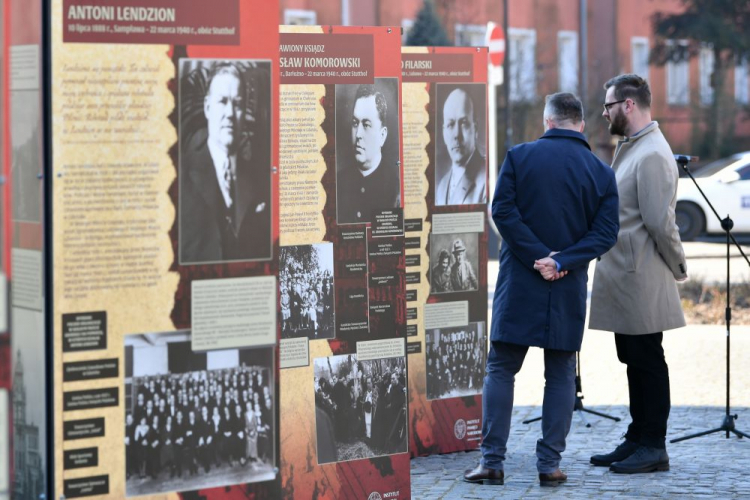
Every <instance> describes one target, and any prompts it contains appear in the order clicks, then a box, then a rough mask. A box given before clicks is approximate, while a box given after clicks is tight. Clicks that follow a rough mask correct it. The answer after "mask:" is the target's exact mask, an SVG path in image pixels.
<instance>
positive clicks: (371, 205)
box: [336, 78, 401, 224]
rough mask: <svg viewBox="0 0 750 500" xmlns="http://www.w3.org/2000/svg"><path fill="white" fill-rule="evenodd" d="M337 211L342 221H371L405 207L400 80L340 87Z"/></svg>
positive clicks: (353, 222)
mask: <svg viewBox="0 0 750 500" xmlns="http://www.w3.org/2000/svg"><path fill="white" fill-rule="evenodd" d="M336 121H337V123H336V133H337V136H336V212H337V222H338V223H339V224H359V223H368V222H372V219H373V212H374V211H376V210H380V209H390V208H397V207H400V206H401V173H400V167H399V149H398V143H399V141H398V80H397V79H394V78H378V79H376V80H375V84H363V85H337V86H336Z"/></svg>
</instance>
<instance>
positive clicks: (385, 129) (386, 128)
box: [380, 126, 388, 148]
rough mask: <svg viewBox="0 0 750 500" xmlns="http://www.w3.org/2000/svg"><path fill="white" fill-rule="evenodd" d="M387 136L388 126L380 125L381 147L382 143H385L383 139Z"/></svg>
mask: <svg viewBox="0 0 750 500" xmlns="http://www.w3.org/2000/svg"><path fill="white" fill-rule="evenodd" d="M387 137H388V127H385V126H384V127H382V128H381V129H380V147H381V148H382V147H383V144H385V140H386V138H387Z"/></svg>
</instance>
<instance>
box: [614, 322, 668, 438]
mask: <svg viewBox="0 0 750 500" xmlns="http://www.w3.org/2000/svg"><path fill="white" fill-rule="evenodd" d="M662 337H663V334H662V332H658V333H651V334H648V335H623V334H620V333H615V345H616V346H617V357H618V359H619V360H620V361H621V362H622V363H624V364H625V365H627V367H628V369H627V373H628V391H629V393H630V416H631V418H632V419H633V422H632V423H631V424H630V426H629V427H628V432H627V433H626V434H625V437H626V438H627V439H629V440H630V441H634V442H636V443H640V444H642V445H644V446H651V447H653V448H664V447H665V440H666V436H667V419H668V418H669V408H670V406H671V403H670V399H669V368H668V367H667V361H666V360H665V359H664V349H663V348H662V345H661V342H662Z"/></svg>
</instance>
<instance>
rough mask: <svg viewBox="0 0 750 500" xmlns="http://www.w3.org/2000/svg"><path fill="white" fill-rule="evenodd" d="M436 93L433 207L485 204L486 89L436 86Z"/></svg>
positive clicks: (472, 86) (475, 86)
mask: <svg viewBox="0 0 750 500" xmlns="http://www.w3.org/2000/svg"><path fill="white" fill-rule="evenodd" d="M437 93H438V128H439V131H438V133H437V134H436V135H437V136H438V141H437V146H436V147H437V150H436V154H435V158H436V162H437V168H436V169H435V176H436V184H437V188H436V189H435V205H436V206H441V205H473V204H479V203H487V158H486V157H485V155H484V154H483V153H482V150H483V149H484V147H485V139H486V133H485V130H486V113H485V102H486V86H485V85H484V84H462V85H438V91H437ZM440 139H442V141H441V140H440Z"/></svg>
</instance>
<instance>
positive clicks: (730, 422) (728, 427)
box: [670, 155, 750, 443]
mask: <svg viewBox="0 0 750 500" xmlns="http://www.w3.org/2000/svg"><path fill="white" fill-rule="evenodd" d="M675 160H676V161H677V163H678V164H679V165H680V167H682V170H684V171H685V173H687V174H688V176H690V178H691V179H692V180H693V183H694V184H695V187H697V188H698V191H700V193H701V196H703V199H704V200H706V203H708V206H709V207H711V211H712V212H713V213H714V215H715V216H716V218H717V219H718V220H719V221H721V228H722V229H723V230H724V232H725V233H726V235H727V294H726V297H727V306H726V309H725V314H724V318H725V320H726V324H727V346H726V349H727V351H726V358H727V373H726V376H727V380H726V385H727V406H726V414H725V415H724V420H723V421H722V422H721V425H720V426H719V427H716V428H715V429H710V430H707V431H703V432H697V433H695V434H689V435H687V436H682V437H679V438H676V439H672V440H670V443H677V442H679V441H684V440H686V439H692V438H696V437H700V436H705V435H707V434H713V433H714V432H726V437H727V439H729V433H730V432H732V433H734V434H736V435H737V436H738V437H740V438H741V437H746V438H750V434H746V433H744V432H742V431H740V430H737V429H736V428H735V426H734V421H735V420H737V414H734V415H732V414H731V413H730V411H729V409H730V406H729V387H730V371H729V358H730V356H729V354H730V344H729V341H730V338H731V324H732V304H731V302H730V296H731V295H730V291H729V290H730V289H729V284H730V283H729V261H730V258H729V250H730V248H731V247H732V245H731V244H730V241H731V242H734V244H735V245H736V246H737V248H738V249H739V251H740V253H741V254H742V256H743V257H744V258H745V262H747V265H748V266H750V260H748V258H747V255H745V252H744V251H743V250H742V247H741V246H740V245H739V243H737V240H736V239H734V235H732V232H731V231H732V227H734V222H733V221H732V219H731V218H730V217H729V215H727V217H726V218H725V219H722V218H721V217H720V216H719V214H718V212H716V209H715V208H714V206H713V205H712V204H711V202H710V201H709V200H708V197H706V194H705V193H704V192H703V190H702V189H701V187H700V186H699V185H698V182H697V181H696V180H695V177H693V174H691V173H690V170H689V169H688V168H687V164H688V162H690V161H696V160H697V158H696V157H690V156H685V155H675Z"/></svg>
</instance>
